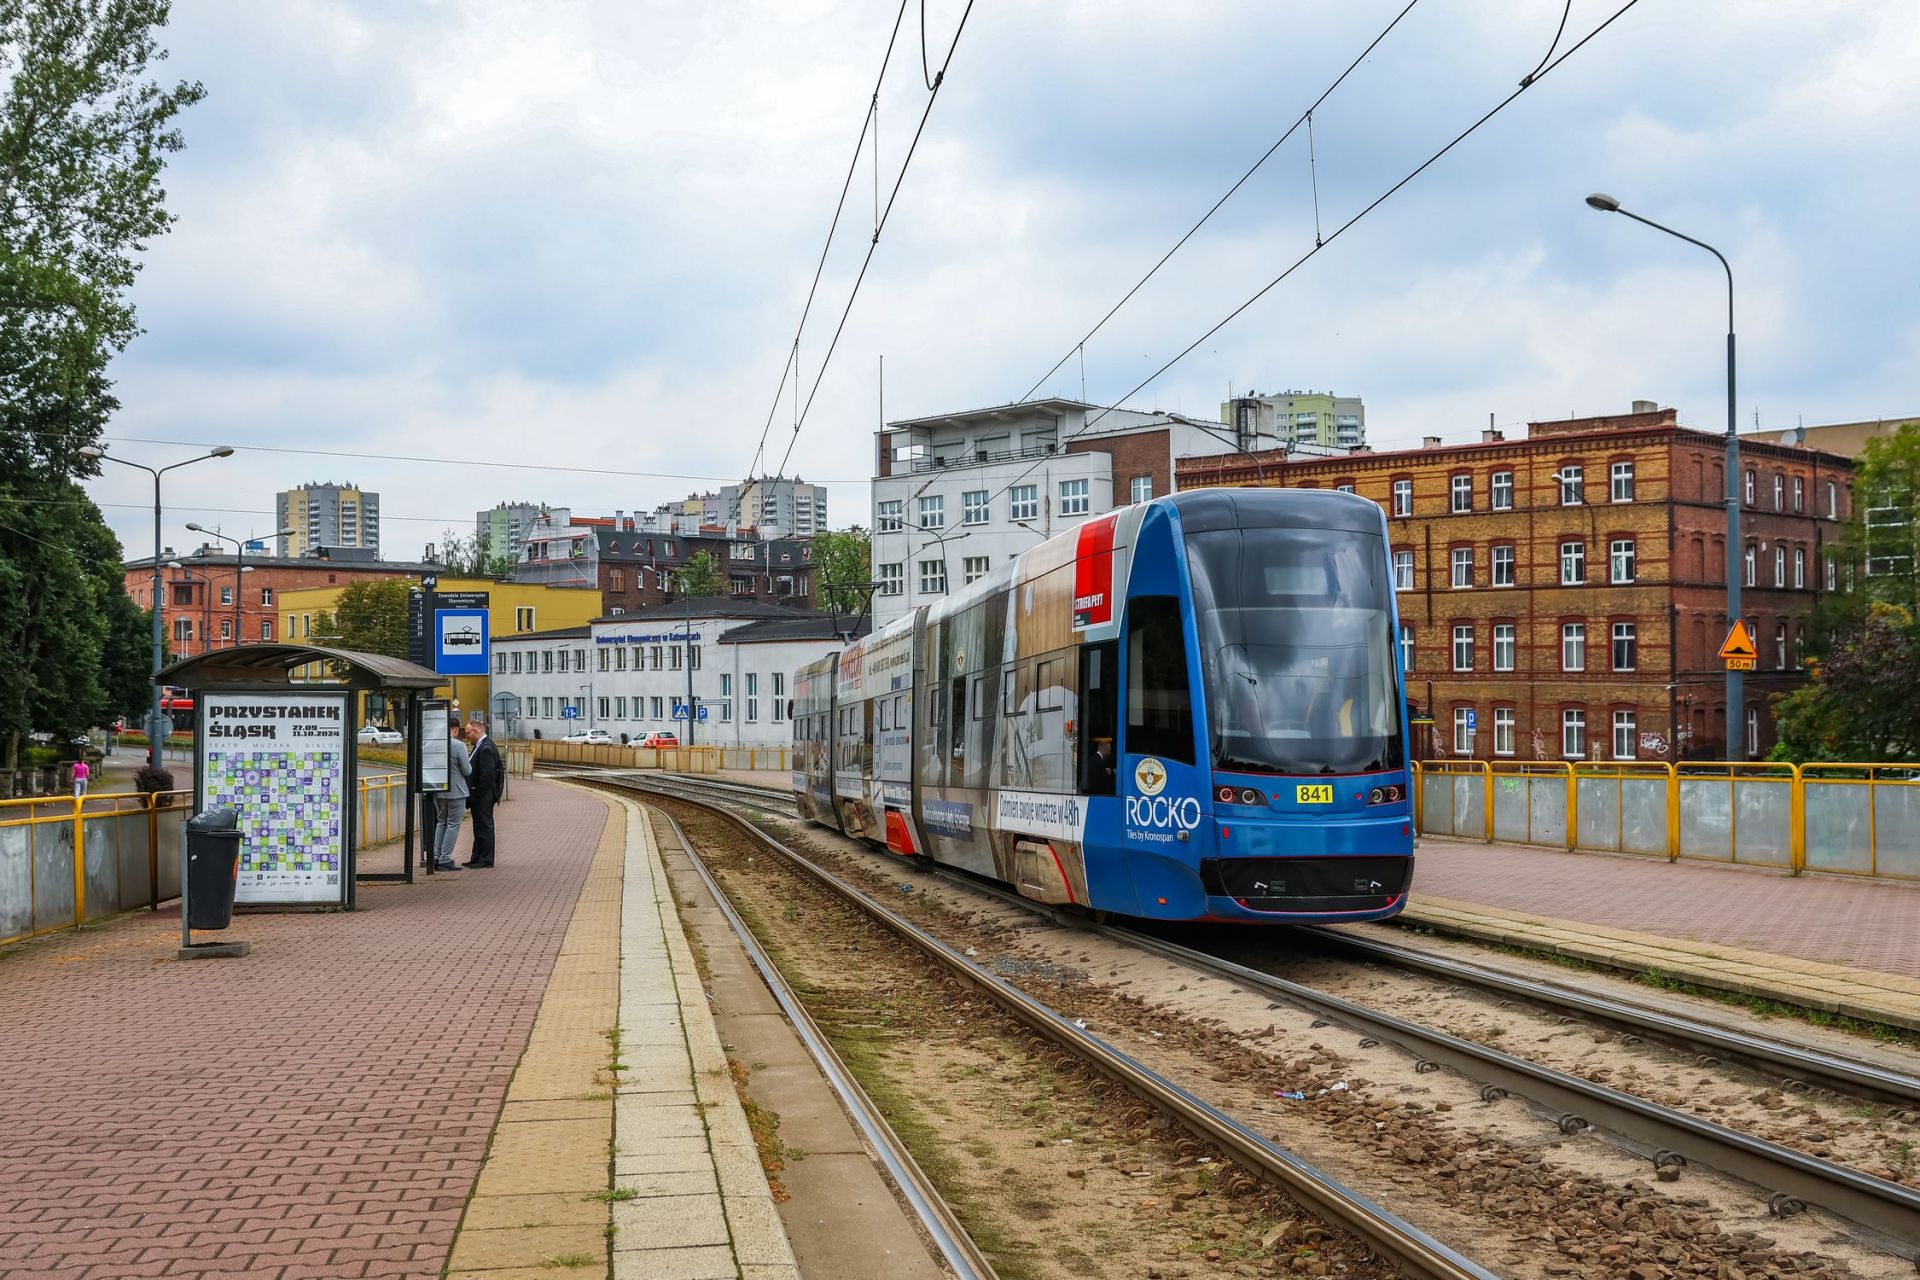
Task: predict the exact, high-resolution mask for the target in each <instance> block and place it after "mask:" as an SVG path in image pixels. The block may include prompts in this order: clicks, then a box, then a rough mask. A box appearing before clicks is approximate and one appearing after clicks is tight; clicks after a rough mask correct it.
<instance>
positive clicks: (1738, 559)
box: [1587, 192, 1747, 760]
mask: <svg viewBox="0 0 1920 1280" xmlns="http://www.w3.org/2000/svg"><path fill="white" fill-rule="evenodd" d="M1587 203H1588V204H1589V205H1591V206H1592V207H1593V208H1595V209H1598V210H1600V212H1602V213H1617V214H1621V215H1622V216H1624V217H1628V218H1632V219H1633V220H1634V221H1635V222H1638V223H1642V224H1644V225H1646V226H1649V227H1652V228H1653V229H1654V230H1655V231H1664V232H1666V233H1667V234H1668V235H1670V236H1672V237H1673V238H1674V239H1676V240H1685V241H1686V242H1687V243H1688V244H1690V245H1694V246H1696V247H1697V248H1701V249H1705V250H1706V251H1707V252H1708V253H1710V254H1712V255H1713V256H1714V257H1716V258H1718V259H1719V260H1720V267H1721V269H1722V270H1724V271H1725V272H1726V273H1727V625H1728V626H1729V627H1732V626H1733V625H1735V624H1737V623H1738V622H1739V621H1740V585H1741V580H1742V578H1743V576H1744V573H1745V568H1746V548H1745V546H1744V545H1743V544H1742V542H1741V540H1740V500H1741V493H1742V488H1741V486H1742V477H1741V474H1740V437H1739V436H1738V435H1737V434H1735V432H1734V352H1733V347H1734V339H1733V267H1732V265H1731V264H1729V263H1728V262H1727V256H1726V255H1725V254H1723V253H1721V252H1720V251H1719V250H1718V249H1716V248H1714V247H1713V246H1712V245H1710V244H1708V243H1707V242H1706V241H1704V240H1696V239H1694V238H1693V237H1692V236H1690V235H1686V234H1683V233H1682V232H1679V231H1675V230H1674V229H1673V228H1672V227H1664V226H1661V225H1660V224H1659V223H1657V222H1655V221H1654V220H1653V219H1651V218H1643V217H1641V216H1640V215H1639V214H1637V213H1634V212H1633V211H1631V210H1629V209H1623V208H1621V207H1620V202H1619V201H1618V200H1616V199H1614V198H1613V197H1612V196H1610V195H1606V194H1604V193H1602V192H1595V193H1594V194H1592V195H1590V196H1588V197H1587ZM1746 729H1747V705H1746V678H1745V676H1744V674H1743V673H1741V672H1739V671H1735V670H1731V669H1729V670H1728V672H1727V759H1729V760H1741V759H1745V758H1746V752H1747V742H1746Z"/></svg>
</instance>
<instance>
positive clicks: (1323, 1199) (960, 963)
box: [581, 776, 1496, 1280]
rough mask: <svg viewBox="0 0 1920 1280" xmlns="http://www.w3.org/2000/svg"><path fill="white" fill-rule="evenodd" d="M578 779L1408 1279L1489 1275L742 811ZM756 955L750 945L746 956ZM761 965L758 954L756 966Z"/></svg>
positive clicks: (646, 788)
mask: <svg viewBox="0 0 1920 1280" xmlns="http://www.w3.org/2000/svg"><path fill="white" fill-rule="evenodd" d="M581 780H582V781H597V782H599V784H600V785H605V786H612V787H616V788H619V789H621V790H625V791H631V792H638V793H640V794H642V795H649V794H651V795H653V796H655V797H657V798H659V799H666V800H672V801H678V802H680V803H683V804H689V805H694V806H697V807H698V808H700V809H702V810H703V811H705V812H707V813H710V814H712V815H714V816H717V817H719V818H721V819H722V820H724V821H726V822H728V823H729V824H731V825H732V826H733V827H734V828H735V829H736V830H738V831H740V832H741V833H742V834H744V835H746V836H747V837H748V838H749V839H751V840H752V841H754V842H755V843H756V844H757V845H759V846H760V847H762V848H765V849H767V850H768V851H769V852H771V853H773V854H775V855H776V856H777V857H779V858H781V859H782V860H783V861H784V862H785V863H786V865H788V866H790V867H792V868H793V869H794V870H796V871H798V872H799V873H801V874H802V875H804V876H806V877H807V878H808V879H810V880H812V881H813V882H814V883H816V884H817V885H819V886H820V887H821V888H824V889H826V890H827V891H828V892H830V893H831V894H833V895H834V896H835V897H837V898H839V899H841V900H842V901H844V902H846V903H847V904H848V905H849V906H851V907H853V908H854V909H856V910H858V911H859V912H861V913H862V914H863V915H865V916H866V917H868V918H869V919H871V920H873V921H874V922H875V923H877V924H879V925H880V926H882V927H883V928H885V929H887V930H888V931H889V932H891V933H893V934H894V935H896V936H898V937H899V938H901V939H902V940H903V941H905V942H907V943H908V944H909V945H911V946H912V947H913V948H914V949H915V950H916V951H918V952H919V953H920V954H921V955H922V956H924V957H925V958H926V959H928V960H930V961H932V962H933V963H934V964H935V965H936V966H937V967H939V968H940V969H942V970H944V971H946V972H947V973H949V974H951V975H952V976H954V977H955V978H958V979H959V980H961V981H962V982H963V983H965V984H966V985H967V986H970V987H972V988H974V989H976V990H978V991H979V992H980V993H981V994H983V995H985V996H986V997H987V998H988V999H990V1000H992V1001H993V1002H994V1003H995V1004H996V1005H998V1006H999V1007H1000V1008H1001V1009H1002V1010H1004V1011H1005V1012H1006V1013H1008V1014H1009V1015H1011V1016H1012V1017H1013V1018H1014V1019H1016V1020H1017V1021H1018V1022H1020V1023H1021V1024H1022V1025H1024V1026H1025V1027H1026V1028H1027V1029H1028V1030H1030V1031H1032V1032H1034V1033H1035V1034H1037V1035H1038V1036H1040V1037H1041V1038H1043V1039H1045V1040H1046V1041H1048V1042H1049V1043H1051V1044H1053V1045H1055V1046H1056V1047H1058V1048H1060V1049H1062V1050H1065V1051H1066V1052H1067V1053H1069V1054H1070V1055H1072V1056H1073V1057H1075V1058H1077V1059H1079V1060H1080V1061H1081V1062H1083V1063H1084V1064H1086V1065H1087V1066H1089V1067H1091V1068H1092V1069H1093V1070H1095V1071H1096V1072H1098V1073H1099V1074H1101V1075H1103V1076H1105V1077H1107V1078H1108V1079H1111V1080H1114V1081H1116V1082H1117V1083H1119V1084H1120V1085H1121V1086H1123V1087H1124V1088H1126V1089H1127V1090H1129V1091H1130V1092H1132V1093H1133V1094H1135V1095H1136V1096H1138V1097H1140V1098H1141V1099H1142V1100H1144V1101H1145V1102H1147V1103H1148V1104H1149V1105H1150V1106H1152V1107H1153V1108H1155V1109H1156V1110H1158V1111H1160V1112H1161V1113H1162V1114H1164V1115H1167V1116H1168V1117H1170V1118H1171V1119H1173V1120H1174V1121H1176V1122H1177V1123H1178V1124H1179V1125H1180V1126H1181V1127H1182V1128H1184V1129H1186V1130H1187V1131H1188V1132H1189V1133H1191V1134H1193V1135H1194V1136H1195V1137H1197V1138H1199V1139H1201V1140H1202V1141H1205V1142H1207V1143H1209V1144H1210V1145H1212V1146H1213V1147H1214V1148H1216V1149H1217V1150H1219V1151H1220V1152H1221V1153H1223V1154H1224V1155H1226V1156H1227V1157H1229V1158H1231V1159H1232V1160H1234V1161H1236V1162H1238V1163H1239V1164H1241V1165H1242V1166H1244V1167H1245V1168H1247V1169H1248V1170H1250V1171H1252V1172H1254V1173H1256V1174H1258V1175H1259V1176H1261V1177H1262V1178H1264V1179H1265V1180H1266V1181H1268V1182H1269V1183H1271V1184H1272V1185H1274V1186H1276V1187H1278V1188H1279V1189H1280V1190H1281V1191H1283V1192H1285V1193H1286V1194H1288V1195H1290V1196H1292V1197H1293V1198H1294V1199H1295V1200H1296V1201H1298V1202H1299V1203H1300V1204H1301V1205H1302V1206H1304V1207H1306V1208H1308V1209H1310V1210H1312V1211H1313V1212H1315V1213H1318V1214H1320V1215H1321V1216H1322V1217H1323V1218H1325V1219H1326V1220H1327V1221H1328V1222H1329V1223H1332V1224H1335V1225H1338V1226H1339V1227H1341V1228H1343V1229H1345V1230H1346V1231H1348V1232H1350V1233H1351V1234H1353V1235H1354V1236H1355V1237H1357V1238H1359V1239H1360V1240H1362V1241H1363V1242H1364V1243H1365V1244H1366V1245H1367V1246H1368V1247H1369V1248H1371V1249H1372V1250H1374V1251H1375V1252H1376V1253H1378V1254H1379V1255H1380V1256H1382V1257H1384V1258H1386V1259H1389V1260H1391V1261H1392V1262H1393V1263H1394V1264H1396V1265H1397V1266H1398V1267H1399V1268H1400V1269H1401V1271H1402V1272H1403V1273H1404V1274H1406V1275H1407V1276H1409V1277H1418V1278H1419V1280H1494V1278H1495V1276H1496V1273H1495V1272H1493V1271H1491V1270H1488V1269H1487V1268H1485V1267H1483V1266H1482V1265H1480V1264H1479V1263H1477V1262H1474V1261H1473V1260H1471V1259H1470V1258H1468V1257H1466V1256H1465V1255H1463V1254H1461V1253H1459V1252H1457V1251H1455V1250H1454V1249H1452V1248H1451V1247H1449V1246H1447V1245H1445V1244H1443V1243H1441V1242H1440V1241H1438V1240H1436V1239H1434V1238H1433V1237H1432V1236H1430V1235H1428V1234H1427V1233H1426V1232H1424V1231H1422V1230H1420V1229H1419V1228H1418V1227H1415V1226H1413V1225H1412V1224H1411V1223H1408V1222H1406V1221H1405V1220H1403V1219H1401V1218H1400V1217H1399V1216H1398V1215H1396V1214H1394V1213H1392V1212H1391V1211H1390V1210H1388V1209H1386V1208H1385V1207H1384V1206H1382V1205H1380V1204H1379V1203H1377V1202H1376V1201H1374V1200H1372V1199H1371V1198H1370V1197H1368V1196H1366V1195H1364V1194H1362V1193H1360V1192H1358V1191H1356V1190H1354V1189H1352V1188H1349V1187H1347V1186H1344V1185H1343V1184H1341V1183H1340V1182H1338V1181H1337V1180H1336V1179H1334V1178H1332V1177H1331V1176H1329V1175H1328V1174H1326V1173H1324V1172H1323V1171H1321V1170H1320V1169H1318V1168H1316V1167H1315V1166H1314V1165H1312V1164H1310V1163H1309V1162H1307V1161H1305V1160H1303V1159H1301V1158H1300V1157H1299V1156H1297V1155H1295V1154H1293V1153H1292V1152H1290V1151H1288V1150H1286V1149H1285V1148H1283V1147H1280V1146H1279V1145H1277V1144H1276V1143H1274V1142H1272V1141H1270V1140H1269V1139H1267V1138H1265V1137H1263V1136H1261V1135H1260V1134H1258V1133H1256V1132H1254V1131H1253V1130H1252V1129H1250V1128H1248V1127H1247V1126H1246V1125H1244V1124H1242V1123H1241V1122H1239V1121H1238V1120H1235V1119H1234V1118H1233V1117H1231V1116H1229V1115H1227V1114H1226V1113H1224V1112H1222V1111H1220V1110H1218V1109H1217V1108H1214V1107H1212V1106H1210V1105H1208V1104H1207V1103H1206V1102H1204V1101H1202V1100H1201V1099H1199V1098H1198V1097H1196V1096H1194V1095H1193V1094H1191V1093H1189V1092H1188V1091H1186V1090H1185V1089H1183V1088H1181V1087H1180V1086H1179V1085H1178V1084H1176V1083H1174V1082H1173V1081H1171V1080H1169V1079H1167V1078H1166V1077H1164V1076H1162V1075H1160V1074H1159V1073H1157V1072H1155V1071H1153V1070H1152V1069H1151V1068H1149V1067H1147V1066H1146V1065H1145V1064H1143V1063H1141V1062H1139V1061H1137V1060H1136V1059H1134V1058H1133V1057H1131V1056H1130V1055H1128V1054H1125V1053H1123V1052H1121V1051H1120V1050H1119V1049H1117V1048H1115V1047H1114V1046H1113V1045H1111V1044H1109V1043H1107V1042H1106V1041H1105V1040H1103V1039H1101V1038H1100V1037H1098V1036H1096V1035H1093V1034H1092V1033H1091V1032H1088V1031H1087V1030H1085V1029H1083V1028H1081V1027H1079V1026H1077V1025H1075V1023H1074V1021H1073V1020H1071V1019H1069V1018H1067V1017H1065V1016H1063V1015H1061V1014H1060V1013H1058V1012H1056V1011H1055V1010H1054V1009H1053V1008H1051V1007H1050V1006H1048V1005H1047V1004H1045V1003H1044V1002H1042V1001H1040V1000H1037V999H1035V998H1034V997H1032V996H1030V995H1028V994H1026V993H1025V992H1023V991H1021V990H1020V989H1019V988H1018V987H1016V986H1014V985H1013V984H1012V983H1010V982H1008V981H1006V980H1005V979H1004V978H1001V977H1000V976H998V975H997V974H994V973H992V972H990V971H988V970H987V969H985V968H983V967H982V966H980V965H977V964H975V963H974V962H973V961H972V960H970V959H968V958H967V957H966V956H965V955H963V954H962V953H961V952H959V951H957V950H955V949H954V948H953V947H951V946H949V945H948V944H947V943H945V942H943V941H941V940H940V939H938V938H936V937H934V936H933V935H932V934H931V933H929V932H927V931H926V930H924V929H922V928H921V927H920V926H919V925H917V924H915V923H914V922H912V921H910V920H908V919H906V918H905V917H903V916H901V915H899V914H898V913H896V912H894V911H892V910H890V909H889V908H887V907H885V906H883V905H881V904H880V903H879V902H877V901H875V900H874V899H873V898H871V897H870V896H868V895H867V894H866V893H864V892H863V891H861V890H860V889H858V888H857V887H855V886H853V885H851V884H848V883H846V882H845V881H843V880H841V879H840V878H839V877H838V876H836V875H834V874H833V873H832V872H830V871H828V870H827V869H825V868H823V867H821V866H819V865H818V864H816V863H815V862H813V861H812V860H811V859H809V858H808V857H806V856H805V855H804V854H802V853H799V852H797V851H796V850H793V849H791V848H789V847H788V846H787V845H786V844H784V843H783V842H781V841H780V840H779V839H778V838H777V837H775V836H773V835H772V834H770V833H768V832H766V831H764V830H762V829H761V828H760V827H758V826H757V825H756V824H755V823H754V822H753V821H752V820H751V819H749V818H747V817H745V816H744V815H742V814H739V813H737V812H735V811H733V810H732V809H730V808H728V807H725V806H724V805H721V804H718V803H716V802H715V801H714V800H712V799H702V798H699V797H696V796H694V795H691V794H688V792H689V791H690V790H691V788H686V787H681V786H675V785H673V784H667V785H659V783H658V780H655V779H650V778H635V777H631V776H628V777H620V778H615V777H606V778H601V779H591V778H586V777H583V778H582V779H581ZM663 812H664V811H663ZM667 817H668V820H669V822H670V823H671V824H672V825H673V827H674V829H675V831H676V833H677V835H678V837H679V839H680V840H681V842H682V845H683V847H684V848H686V850H687V851H688V855H689V858H690V860H691V861H692V862H693V863H694V865H695V866H696V867H697V868H699V869H700V871H701V874H702V877H703V879H705V880H706V882H707V884H708V885H709V888H710V889H711V890H712V891H713V892H714V893H715V895H716V899H717V900H718V901H720V902H722V903H725V902H726V898H725V895H724V893H722V892H721V891H720V890H719V887H718V885H717V884H716V883H715V881H714V880H713V878H712V875H711V873H710V872H709V871H708V870H707V869H706V868H705V866H704V864H703V863H702V862H701V859H700V857H699V854H698V852H697V851H696V850H695V849H694V846H693V842H692V841H691V840H690V839H688V838H687V836H686V834H685V832H684V830H683V829H681V828H680V827H679V824H678V822H677V821H676V820H674V819H673V817H672V815H671V814H668V815H667ZM733 920H734V922H735V927H736V929H737V930H739V931H741V932H742V936H743V939H744V938H745V937H748V936H750V935H749V934H746V933H745V932H744V927H743V925H741V924H739V923H738V922H737V917H734V918H733ZM752 953H753V951H752V949H751V948H750V951H749V954H750V955H751V954H752ZM762 954H763V955H764V953H762ZM758 963H759V961H758V960H756V966H757V965H758ZM769 963H770V962H769Z"/></svg>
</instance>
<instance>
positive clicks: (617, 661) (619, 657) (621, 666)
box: [613, 647, 627, 671]
mask: <svg viewBox="0 0 1920 1280" xmlns="http://www.w3.org/2000/svg"><path fill="white" fill-rule="evenodd" d="M613 669H614V670H615V671H625V670H626V669H627V651H626V649H625V648H624V647H622V648H618V649H615V650H614V651H613Z"/></svg>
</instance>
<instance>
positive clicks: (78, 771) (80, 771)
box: [73, 760, 93, 800]
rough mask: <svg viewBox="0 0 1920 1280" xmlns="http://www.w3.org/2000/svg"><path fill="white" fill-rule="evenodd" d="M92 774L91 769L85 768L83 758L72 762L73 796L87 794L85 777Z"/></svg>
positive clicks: (78, 796) (85, 763) (75, 797)
mask: <svg viewBox="0 0 1920 1280" xmlns="http://www.w3.org/2000/svg"><path fill="white" fill-rule="evenodd" d="M92 776H93V770H91V769H89V768H87V762H86V761H85V760H75V761H74V762H73V796H74V799H76V800H77V799H79V798H80V797H81V796H84V795H85V794H87V779H88V778H90V777H92Z"/></svg>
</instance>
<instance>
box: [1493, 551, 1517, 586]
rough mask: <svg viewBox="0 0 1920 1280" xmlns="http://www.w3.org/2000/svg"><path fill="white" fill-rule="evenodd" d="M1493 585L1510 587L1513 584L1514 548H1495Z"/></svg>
mask: <svg viewBox="0 0 1920 1280" xmlns="http://www.w3.org/2000/svg"><path fill="white" fill-rule="evenodd" d="M1493 585H1494V586H1496V587H1510V586H1512V585H1513V548H1512V547H1510V546H1498V547H1495V548H1494V549H1493Z"/></svg>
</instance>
